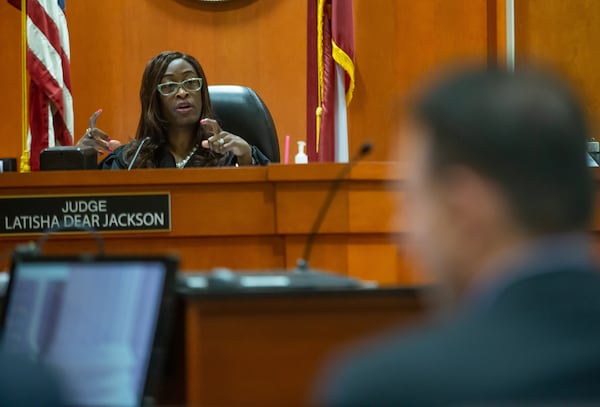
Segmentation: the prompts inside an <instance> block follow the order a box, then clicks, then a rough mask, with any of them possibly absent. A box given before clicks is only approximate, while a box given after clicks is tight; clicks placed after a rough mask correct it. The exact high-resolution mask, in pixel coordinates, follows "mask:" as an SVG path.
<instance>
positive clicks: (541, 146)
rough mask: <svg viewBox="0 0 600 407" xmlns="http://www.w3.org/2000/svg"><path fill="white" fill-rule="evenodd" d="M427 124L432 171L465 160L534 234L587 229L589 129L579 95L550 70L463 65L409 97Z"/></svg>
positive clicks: (590, 197) (416, 113) (590, 201)
mask: <svg viewBox="0 0 600 407" xmlns="http://www.w3.org/2000/svg"><path fill="white" fill-rule="evenodd" d="M413 114H414V116H415V117H416V118H417V120H418V121H419V122H420V123H422V124H424V125H425V126H426V128H427V129H428V133H427V134H428V136H427V137H428V138H429V141H430V143H429V144H430V151H429V152H430V162H431V169H432V174H433V175H434V176H436V177H440V178H441V177H443V174H444V170H445V169H447V168H448V167H449V166H452V165H464V166H467V167H469V168H471V169H472V170H474V171H476V172H477V173H479V174H480V175H482V176H484V177H486V178H487V179H489V180H491V181H492V182H493V183H495V184H496V185H497V186H498V187H499V188H500V189H501V191H503V193H504V194H505V196H506V199H507V201H508V202H509V205H510V207H511V210H512V212H513V216H514V218H515V220H516V221H517V222H518V223H519V224H520V225H521V226H522V227H523V228H524V229H525V230H526V231H527V232H528V233H531V234H533V235H541V234H552V233H564V232H570V231H579V230H584V229H587V228H588V227H589V225H590V222H591V219H592V214H593V197H594V185H593V179H592V174H591V171H590V169H589V168H588V166H587V161H586V156H585V155H586V152H587V148H586V146H587V145H586V142H587V141H588V130H587V125H586V120H585V117H584V114H583V111H582V108H581V106H580V105H579V103H578V101H577V98H576V97H575V96H574V95H573V94H572V93H571V91H570V90H569V89H567V88H566V87H565V86H564V85H562V84H561V82H560V81H558V80H557V79H556V78H554V77H553V76H551V75H549V74H547V73H544V72H541V71H537V70H533V69H523V70H517V71H516V72H513V73H510V72H507V71H504V70H502V69H498V68H489V69H485V68H479V69H477V68H475V69H473V68H472V69H466V70H462V71H460V72H458V73H456V72H455V73H453V74H451V75H449V76H446V77H445V78H443V79H442V80H441V81H438V82H436V84H435V85H434V86H433V87H432V88H431V89H430V90H429V91H428V92H426V93H424V94H422V96H421V97H420V98H418V99H417V100H416V103H414V105H413Z"/></svg>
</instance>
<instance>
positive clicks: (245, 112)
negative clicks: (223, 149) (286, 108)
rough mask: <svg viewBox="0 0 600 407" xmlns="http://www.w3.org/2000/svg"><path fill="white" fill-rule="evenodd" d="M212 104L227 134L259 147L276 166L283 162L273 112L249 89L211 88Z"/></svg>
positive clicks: (238, 87)
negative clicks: (276, 163)
mask: <svg viewBox="0 0 600 407" xmlns="http://www.w3.org/2000/svg"><path fill="white" fill-rule="evenodd" d="M208 93H209V95H210V100H211V104H212V107H213V110H214V112H215V115H216V117H217V121H219V123H220V124H221V127H222V128H223V130H226V131H228V132H230V133H233V134H236V135H238V136H240V137H242V138H243V139H244V140H246V141H247V142H248V143H249V144H253V145H255V146H256V147H258V148H259V149H260V150H261V151H262V152H263V153H264V154H265V155H266V156H267V157H268V158H269V159H270V160H271V161H272V162H279V141H278V139H277V130H276V129H275V124H274V123H273V118H272V117H271V113H270V112H269V109H268V108H267V106H266V105H265V103H264V102H263V101H262V99H261V98H260V97H259V96H258V95H257V94H256V92H255V91H254V90H252V89H250V88H248V87H245V86H237V85H214V86H209V87H208Z"/></svg>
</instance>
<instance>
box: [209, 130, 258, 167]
mask: <svg viewBox="0 0 600 407" xmlns="http://www.w3.org/2000/svg"><path fill="white" fill-rule="evenodd" d="M200 125H201V126H202V127H203V128H204V129H205V130H206V133H207V134H210V137H209V138H208V139H207V140H203V141H202V147H204V148H208V149H210V150H213V151H215V152H217V153H219V154H225V153H227V152H229V151H231V152H232V153H233V154H235V156H236V157H237V159H238V163H239V164H240V165H250V164H252V147H250V144H248V143H247V142H246V140H244V139H243V138H241V137H240V136H236V135H235V134H232V133H229V132H227V131H223V129H221V126H219V123H217V122H216V120H213V119H202V120H201V121H200Z"/></svg>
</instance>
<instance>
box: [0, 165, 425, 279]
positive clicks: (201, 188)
mask: <svg viewBox="0 0 600 407" xmlns="http://www.w3.org/2000/svg"><path fill="white" fill-rule="evenodd" d="M341 168H342V166H341V164H311V165H307V166H306V165H305V166H298V165H271V166H269V167H251V168H217V169H186V170H185V171H178V170H175V169H171V170H138V171H131V172H126V171H65V172H63V171H57V172H54V171H52V172H37V173H29V174H17V173H4V174H0V196H2V197H7V196H34V195H35V196H46V195H98V194H100V195H101V194H135V193H152V192H158V193H165V192H167V193H169V194H170V200H171V218H172V219H171V221H172V225H171V231H168V232H106V233H102V236H103V238H104V243H105V247H106V252H107V253H109V254H119V253H126V254H143V253H167V252H168V253H175V254H177V255H179V257H180V259H181V269H182V270H210V269H213V268H215V267H229V268H231V269H234V270H241V269H255V270H266V269H282V268H291V267H293V266H294V265H295V264H296V260H297V259H298V257H300V256H301V255H302V250H303V247H304V244H305V242H306V237H307V234H308V233H309V231H310V229H311V226H312V224H313V222H314V220H315V218H316V216H317V212H318V211H319V208H320V206H321V205H322V203H323V200H324V199H325V195H326V194H327V191H328V190H329V188H330V187H331V185H332V181H333V180H334V179H335V177H336V176H337V174H338V173H339V171H340V169H341ZM401 207H402V174H401V173H400V171H399V170H398V169H397V168H396V169H395V164H392V163H379V162H365V163H359V164H357V165H356V166H355V167H354V168H353V169H352V171H351V173H350V175H349V176H348V177H347V180H346V181H344V182H343V183H342V185H341V188H340V190H339V191H338V193H337V195H336V197H335V199H334V201H333V204H332V206H331V209H330V211H329V212H328V214H327V216H326V217H325V220H324V222H323V224H322V226H321V228H320V231H319V234H318V236H317V238H316V240H315V247H314V250H313V253H312V256H311V259H310V263H311V266H313V267H315V268H319V269H322V270H330V271H335V272H338V273H343V274H347V275H350V276H354V277H358V278H360V279H363V280H369V281H376V282H379V283H380V284H384V285H396V284H415V283H421V282H422V281H423V278H422V276H421V275H419V274H418V273H415V272H414V268H412V267H411V266H410V265H409V263H408V262H407V259H406V256H405V253H404V246H403V241H404V237H403V232H404V231H405V222H404V220H403V219H402V215H401V213H399V212H398V210H400V211H401ZM397 214H398V215H397ZM0 216H2V214H0ZM0 220H1V221H2V222H4V221H5V220H4V219H0ZM38 236H39V235H38ZM38 236H36V235H18V236H15V235H10V236H6V235H5V236H0V252H1V253H4V252H6V251H9V250H11V249H13V248H14V247H15V246H16V245H17V244H19V243H23V242H26V241H30V240H35V239H37V237H38ZM94 250H95V248H94V240H93V239H92V238H91V236H89V237H88V236H86V235H85V234H66V235H60V236H58V235H57V236H56V237H54V236H53V237H51V238H50V239H49V240H48V242H47V243H46V244H45V246H44V252H45V253H61V254H62V253H70V254H72V253H81V252H93V251H94ZM1 261H2V263H0V267H1V268H4V269H6V267H7V266H8V259H7V258H3V259H2V260H1Z"/></svg>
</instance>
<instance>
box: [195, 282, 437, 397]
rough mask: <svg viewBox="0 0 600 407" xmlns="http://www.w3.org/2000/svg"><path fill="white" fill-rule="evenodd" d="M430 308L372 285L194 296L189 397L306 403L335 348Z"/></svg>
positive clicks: (411, 297)
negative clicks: (364, 288) (357, 288)
mask: <svg viewBox="0 0 600 407" xmlns="http://www.w3.org/2000/svg"><path fill="white" fill-rule="evenodd" d="M425 316H426V312H425V305H424V303H423V301H422V299H421V298H419V297H417V296H414V295H406V294H405V295H402V293H399V292H389V293H386V292H385V291H382V292H378V291H372V292H369V291H366V292H355V293H351V292H348V293H346V294H343V293H340V294H336V293H327V294H318V293H317V294H315V293H313V294H310V293H298V294H297V295H293V294H292V295H283V296H282V295H270V296H269V295H267V296H227V297H225V298H218V297H216V298H198V299H190V300H189V302H188V304H187V307H186V327H187V328H188V334H187V336H186V339H187V341H186V358H187V362H188V364H187V368H188V370H187V380H188V400H187V402H188V404H189V405H193V406H199V405H203V406H204V405H206V406H245V407H248V406H261V407H263V406H305V405H309V404H308V402H309V399H310V396H311V393H312V391H313V389H314V385H315V383H316V379H317V377H318V373H319V371H321V369H322V368H323V366H324V363H326V362H327V361H329V360H330V358H331V357H332V352H335V351H338V350H340V349H343V348H344V347H346V346H348V345H349V344H351V343H352V342H354V341H355V340H357V339H359V338H364V337H365V336H367V335H371V334H374V333H376V332H381V330H383V329H388V328H391V327H395V328H398V327H402V326H404V327H407V326H410V325H411V324H413V323H415V322H416V321H417V320H422V319H424V318H425Z"/></svg>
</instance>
